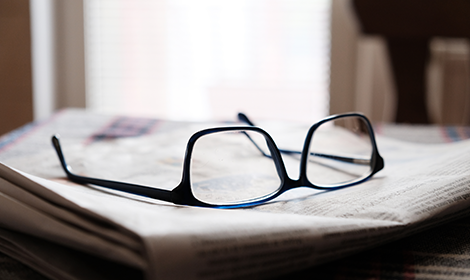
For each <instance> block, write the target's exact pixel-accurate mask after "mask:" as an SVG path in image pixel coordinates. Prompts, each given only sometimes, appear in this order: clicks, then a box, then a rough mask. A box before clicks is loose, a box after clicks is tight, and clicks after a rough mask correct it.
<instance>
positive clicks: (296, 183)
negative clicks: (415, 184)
mask: <svg viewBox="0 0 470 280" xmlns="http://www.w3.org/2000/svg"><path fill="white" fill-rule="evenodd" d="M344 117H358V118H360V119H362V120H364V123H365V124H366V125H367V129H368V131H369V136H370V141H371V145H372V155H371V163H370V167H371V172H370V173H369V174H368V175H366V176H363V177H361V178H358V179H356V180H354V181H352V182H347V183H345V184H338V185H336V186H332V187H322V186H317V185H315V184H312V183H311V182H310V181H309V180H308V178H307V161H308V157H309V155H310V152H309V151H310V142H311V139H312V136H313V134H314V132H315V130H316V129H317V128H318V127H319V126H320V125H322V124H323V123H325V122H329V121H332V120H336V119H340V118H344ZM227 131H253V132H257V133H260V134H262V135H263V136H264V137H265V139H266V143H267V146H268V148H269V150H270V153H271V158H272V160H273V161H274V164H275V166H276V170H277V173H278V175H279V178H280V180H281V183H280V186H279V188H278V189H277V190H276V191H274V192H272V193H270V194H267V195H265V196H262V197H258V198H255V199H252V200H247V201H243V202H240V203H235V204H223V205H219V204H210V203H206V202H203V201H200V200H199V199H197V198H196V197H195V196H194V194H193V192H192V188H191V175H190V170H191V169H190V168H191V155H192V151H193V149H194V145H195V143H196V141H197V140H198V139H199V138H200V137H202V136H204V135H208V134H211V133H217V132H227ZM250 140H251V139H250ZM253 143H254V142H253ZM52 144H53V147H54V149H55V150H56V152H57V155H58V157H59V160H60V163H61V165H62V168H63V169H64V171H65V173H66V175H67V178H68V179H69V180H70V181H72V182H75V183H78V184H93V185H98V186H102V187H106V188H111V189H115V190H119V191H124V192H128V193H132V194H136V195H141V196H145V197H149V198H153V199H157V200H162V201H167V202H171V203H174V204H177V205H188V206H199V207H209V208H240V207H247V206H254V205H258V204H262V203H265V202H267V201H270V200H272V199H274V198H276V197H278V196H279V195H281V194H282V193H284V192H286V191H288V190H290V189H294V188H298V187H310V188H314V189H322V190H337V189H341V188H346V187H350V186H353V185H356V184H360V183H362V182H364V181H366V180H368V179H369V178H371V177H372V176H373V175H374V174H376V173H377V172H379V171H380V170H382V169H383V167H384V160H383V158H382V157H381V156H380V154H379V151H378V149H377V144H376V141H375V136H374V131H373V128H372V125H371V124H370V122H369V120H368V119H367V118H366V117H365V116H364V115H362V114H359V113H345V114H339V115H333V116H329V117H326V118H324V119H322V120H320V121H319V122H317V123H315V124H314V125H312V126H311V127H310V129H309V130H308V133H307V136H306V138H305V142H304V147H303V149H302V152H301V158H300V173H299V178H298V179H297V180H294V179H291V178H290V177H289V176H288V174H287V170H286V167H285V165H284V161H283V159H282V156H281V152H285V153H297V152H294V151H288V150H280V149H279V148H278V147H277V146H276V144H275V142H274V140H273V139H272V137H271V136H270V135H269V134H268V133H267V132H266V131H264V130H263V129H261V128H259V127H256V126H228V127H216V128H209V129H204V130H201V131H199V132H196V133H194V134H193V135H192V136H191V137H190V139H189V140H188V143H187V146H186V153H185V157H184V160H183V174H182V179H181V182H180V183H179V184H178V186H176V187H175V188H174V189H173V190H164V189H158V188H154V187H148V186H142V185H136V184H130V183H125V182H117V181H110V180H104V179H98V178H91V177H84V176H80V175H76V174H74V173H73V172H72V169H71V167H70V166H69V165H68V164H67V163H66V161H65V157H64V154H63V152H62V148H61V146H60V141H59V137H58V136H57V135H54V136H52ZM254 144H255V145H256V143H254ZM256 146H257V145H256Z"/></svg>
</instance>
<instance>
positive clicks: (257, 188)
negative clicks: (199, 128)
mask: <svg viewBox="0 0 470 280" xmlns="http://www.w3.org/2000/svg"><path fill="white" fill-rule="evenodd" d="M248 136H249V137H248ZM253 142H255V143H256V144H257V145H258V147H257V146H256V145H254V144H253ZM260 149H261V150H262V151H263V152H265V153H266V154H267V155H268V156H264V155H263V153H262V152H261V151H260ZM269 151H270V150H269V148H268V146H267V143H266V139H265V138H264V136H263V135H262V134H260V133H257V132H253V131H238V130H237V131H227V132H218V133H212V134H208V135H205V136H202V137H201V138H199V139H198V140H197V141H196V144H195V146H194V150H193V154H192V158H191V173H190V174H191V188H192V191H193V194H194V196H195V197H196V198H197V199H199V200H200V201H203V202H206V203H210V204H217V205H222V204H238V203H247V202H249V201H250V200H253V199H259V198H262V197H264V196H267V195H270V194H272V193H273V192H275V191H277V190H278V189H279V187H280V185H281V181H280V178H279V175H278V174H277V169H276V166H275V163H274V161H273V160H272V159H271V158H270V155H271V154H270V152H269Z"/></svg>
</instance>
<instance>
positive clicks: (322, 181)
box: [307, 117, 372, 187]
mask: <svg viewBox="0 0 470 280" xmlns="http://www.w3.org/2000/svg"><path fill="white" fill-rule="evenodd" d="M371 159H372V142H371V136H370V131H369V128H368V126H367V123H366V122H365V121H364V119H362V118H360V117H342V118H338V119H335V120H332V121H328V122H326V123H323V124H322V125H320V126H319V127H318V128H317V130H315V132H314V133H313V136H312V139H311V143H310V155H309V157H308V163H307V177H308V180H309V181H310V182H311V183H312V184H314V185H317V186H320V187H335V186H337V185H340V184H347V183H352V182H354V181H357V180H359V179H362V178H364V177H365V176H368V175H369V174H370V173H371Z"/></svg>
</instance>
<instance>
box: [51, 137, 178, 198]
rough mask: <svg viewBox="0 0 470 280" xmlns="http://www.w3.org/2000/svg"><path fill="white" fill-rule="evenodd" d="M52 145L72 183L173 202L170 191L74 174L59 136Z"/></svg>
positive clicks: (54, 138)
mask: <svg viewBox="0 0 470 280" xmlns="http://www.w3.org/2000/svg"><path fill="white" fill-rule="evenodd" d="M52 145H53V146H54V149H55V151H56V152H57V156H58V157H59V160H60V163H61V165H62V168H63V169H64V171H65V174H67V178H68V179H69V180H70V181H72V182H75V183H78V184H93V185H98V186H102V187H106V188H110V189H115V190H120V191H124V192H128V193H132V194H137V195H141V196H145V197H150V198H154V199H158V200H163V201H167V202H173V199H172V197H171V193H172V192H171V191H168V190H162V189H156V188H151V187H146V186H140V185H135V184H129V183H123V182H116V181H109V180H103V179H96V178H90V177H84V176H80V175H76V174H74V173H72V168H71V167H70V166H69V165H68V164H67V163H66V161H65V157H64V154H63V152H62V148H61V146H60V141H59V137H58V136H57V135H54V136H52Z"/></svg>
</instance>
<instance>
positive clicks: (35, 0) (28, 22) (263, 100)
mask: <svg viewBox="0 0 470 280" xmlns="http://www.w3.org/2000/svg"><path fill="white" fill-rule="evenodd" d="M375 2H380V3H375ZM409 2H411V3H409ZM468 26H470V3H468V1H465V0H452V1H442V0H441V1H438V0H433V1H424V0H415V1H404V0H395V1H391V0H384V1H372V0H357V1H354V0H290V1H287V0H223V1H221V0H217V1H216V0H198V1H194V0H193V1H190V0H132V1H131V0H60V1H59V0H0V134H3V133H6V132H8V131H10V130H12V129H15V128H17V127H19V126H21V125H23V124H25V123H28V122H31V121H40V120H43V119H47V118H48V117H50V116H52V115H53V114H54V112H56V111H58V110H60V109H62V108H68V107H75V108H86V109H87V110H90V111H93V112H98V113H106V114H121V115H122V114H125V115H135V116H144V117H156V118H166V119H174V120H193V121H204V120H234V119H235V116H236V113H237V112H239V111H243V112H245V113H247V114H249V115H250V116H252V117H253V118H259V119H261V118H263V119H277V120H286V121H298V122H307V123H313V122H315V121H317V120H318V119H319V118H321V117H324V116H327V115H328V114H334V113H342V112H347V111H361V112H364V113H365V114H366V115H367V116H368V117H370V118H371V119H372V120H373V121H376V122H399V123H427V124H428V123H435V124H452V125H466V124H468V123H469V122H470V70H469V69H470V58H469V57H470V48H469V42H468V38H470V30H467V29H468V28H467V27H468Z"/></svg>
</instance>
